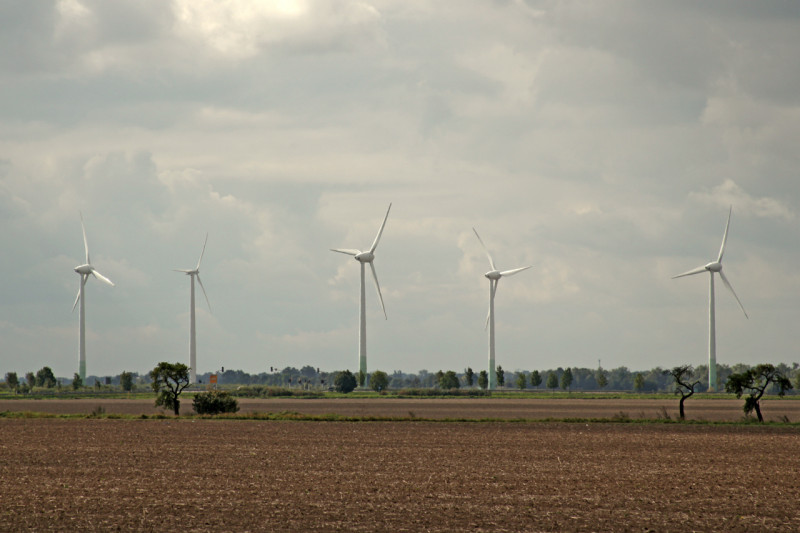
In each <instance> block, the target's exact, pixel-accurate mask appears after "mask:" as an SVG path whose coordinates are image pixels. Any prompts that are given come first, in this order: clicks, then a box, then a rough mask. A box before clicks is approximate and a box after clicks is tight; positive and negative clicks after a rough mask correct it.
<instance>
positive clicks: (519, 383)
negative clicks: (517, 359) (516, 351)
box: [517, 371, 528, 390]
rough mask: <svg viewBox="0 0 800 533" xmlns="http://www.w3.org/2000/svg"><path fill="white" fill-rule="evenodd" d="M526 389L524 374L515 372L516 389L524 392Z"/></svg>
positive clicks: (526, 383)
mask: <svg viewBox="0 0 800 533" xmlns="http://www.w3.org/2000/svg"><path fill="white" fill-rule="evenodd" d="M527 387H528V379H527V378H526V377H525V372H522V371H520V372H517V388H518V389H519V390H525V389H526V388H527Z"/></svg>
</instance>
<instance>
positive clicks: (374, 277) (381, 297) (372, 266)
mask: <svg viewBox="0 0 800 533" xmlns="http://www.w3.org/2000/svg"><path fill="white" fill-rule="evenodd" d="M369 268H370V270H372V279H374V280H375V288H376V289H378V298H380V300H381V309H383V318H384V320H389V317H388V316H386V307H385V306H384V305H383V295H382V294H381V286H380V284H379V283H378V275H377V274H376V273H375V265H373V264H372V261H370V263H369Z"/></svg>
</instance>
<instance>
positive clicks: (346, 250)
mask: <svg viewBox="0 0 800 533" xmlns="http://www.w3.org/2000/svg"><path fill="white" fill-rule="evenodd" d="M331 252H339V253H340V254H347V255H358V254H360V253H361V250H353V249H352V248H331Z"/></svg>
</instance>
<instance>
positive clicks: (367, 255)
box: [354, 251, 375, 263]
mask: <svg viewBox="0 0 800 533" xmlns="http://www.w3.org/2000/svg"><path fill="white" fill-rule="evenodd" d="M354 258H355V260H356V261H360V262H362V263H372V260H373V259H375V254H374V253H372V252H369V251H367V252H359V253H357V254H356V255H355V256H354Z"/></svg>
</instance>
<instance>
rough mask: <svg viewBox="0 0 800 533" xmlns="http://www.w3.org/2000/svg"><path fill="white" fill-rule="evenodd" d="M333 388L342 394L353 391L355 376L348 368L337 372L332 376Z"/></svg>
mask: <svg viewBox="0 0 800 533" xmlns="http://www.w3.org/2000/svg"><path fill="white" fill-rule="evenodd" d="M333 388H334V389H335V390H336V392H341V393H344V394H347V393H349V392H353V390H355V388H356V377H355V376H354V375H353V373H352V372H350V371H349V370H342V371H341V372H337V373H336V375H335V376H334V378H333Z"/></svg>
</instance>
